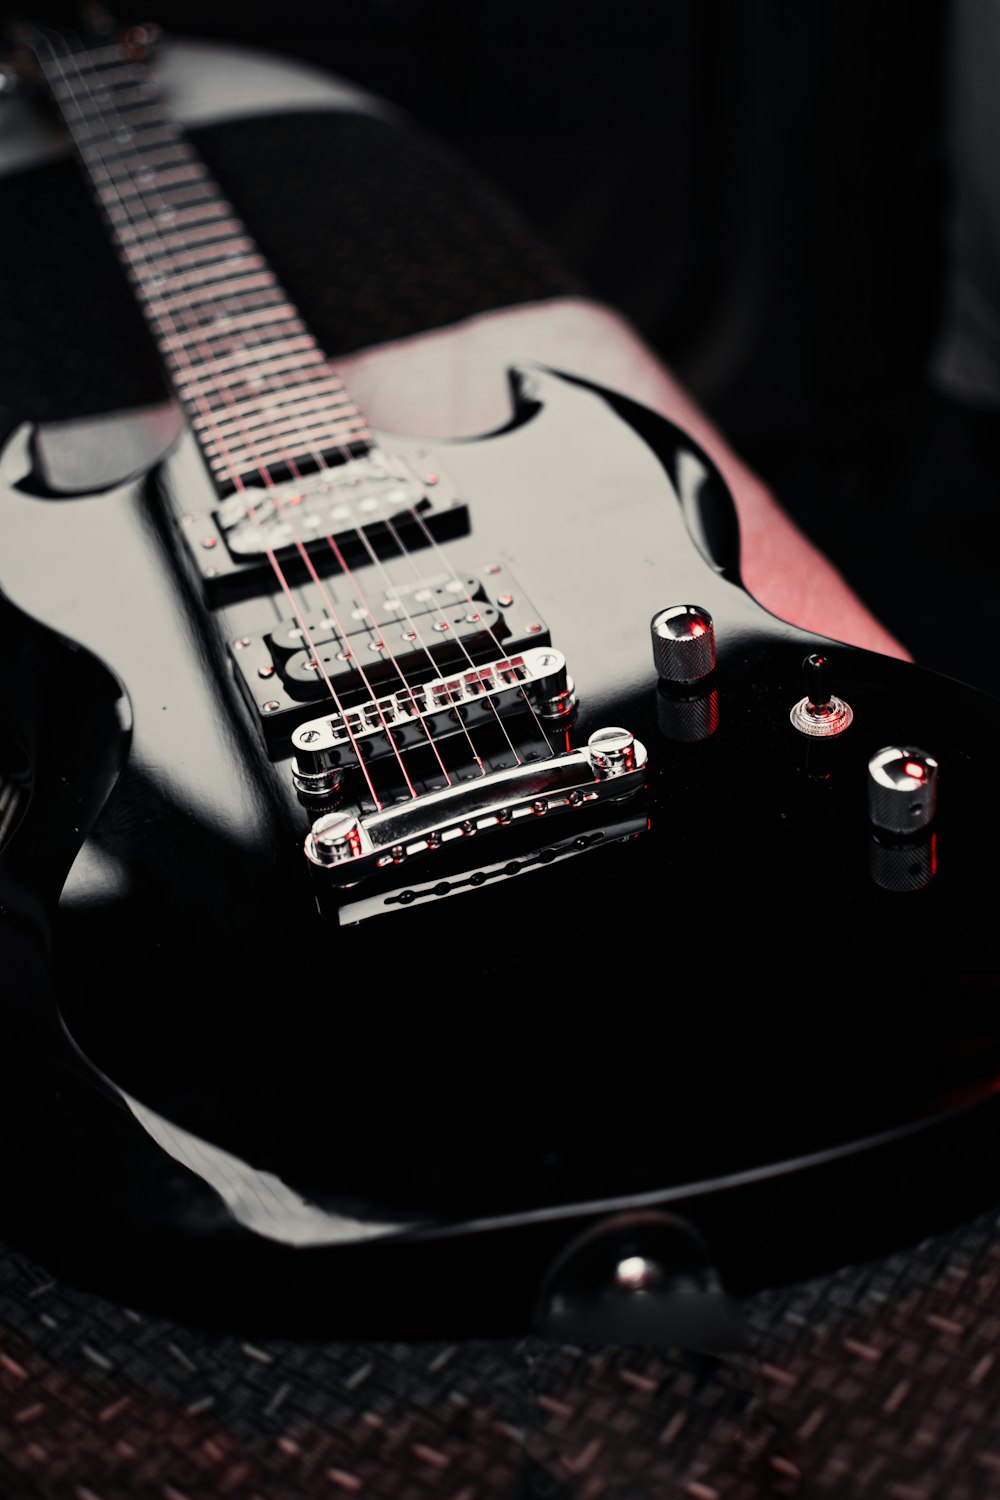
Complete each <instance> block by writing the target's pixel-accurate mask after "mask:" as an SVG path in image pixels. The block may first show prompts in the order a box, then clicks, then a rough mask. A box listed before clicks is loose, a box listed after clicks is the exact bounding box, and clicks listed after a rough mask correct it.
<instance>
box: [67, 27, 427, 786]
mask: <svg viewBox="0 0 1000 1500" xmlns="http://www.w3.org/2000/svg"><path fill="white" fill-rule="evenodd" d="M48 45H49V50H50V54H51V56H52V60H53V63H54V65H55V67H56V70H57V72H58V73H59V75H60V77H61V79H62V81H63V83H64V85H65V86H66V88H67V89H68V91H69V93H70V95H71V96H72V100H73V107H74V108H75V109H76V110H77V113H78V114H79V115H80V116H81V119H83V118H84V111H83V109H82V108H81V107H80V103H79V99H80V97H81V95H80V94H78V92H77V91H76V90H75V89H74V87H73V84H72V82H71V81H70V78H69V76H68V74H67V71H66V69H65V68H64V67H63V66H61V64H60V60H59V59H60V54H58V53H57V52H56V50H55V48H54V47H53V46H52V45H51V42H49V43H48ZM62 56H63V57H64V58H66V59H67V60H69V61H70V62H71V63H72V64H73V66H74V68H75V71H76V74H77V77H78V79H79V81H80V84H81V93H82V95H83V96H84V97H86V98H87V99H88V100H89V101H90V102H91V103H92V104H94V106H95V111H96V114H97V116H98V118H99V119H100V121H101V123H102V125H103V126H104V129H105V132H106V133H107V134H108V136H109V139H110V134H111V132H110V130H109V129H108V122H107V116H106V115H105V112H104V111H103V110H102V108H101V105H100V102H99V100H98V99H97V98H96V97H95V95H94V94H93V91H92V90H90V89H89V88H88V87H87V84H86V79H85V77H84V75H83V72H82V69H81V68H80V66H79V63H78V61H77V58H76V56H75V55H74V54H73V52H72V51H71V50H67V51H66V52H65V53H63V54H62ZM117 121H120V122H121V125H122V126H123V127H126V128H127V125H128V122H127V120H125V118H124V117H123V116H121V115H120V114H117V115H116V116H115V123H117ZM89 144H90V145H91V146H92V148H93V150H94V151H95V153H96V155H97V156H98V157H99V159H100V161H101V163H102V165H103V167H104V170H105V172H106V174H107V177H108V180H109V183H110V186H111V188H112V190H113V192H114V194H115V196H116V198H117V202H118V207H119V209H120V211H121V213H122V214H123V216H124V217H125V219H126V220H127V221H128V223H129V226H130V227H131V228H133V229H135V228H136V227H138V225H139V224H140V223H141V222H142V221H137V220H136V219H135V218H134V216H133V215H132V212H131V210H130V209H129V207H128V206H127V204H126V202H125V200H124V198H123V195H122V193H121V192H120V190H119V182H118V181H117V180H116V178H115V175H114V173H113V172H112V170H111V168H110V165H109V162H108V158H107V156H106V155H105V154H104V152H103V151H102V150H101V146H100V143H99V141H93V142H91V143H89ZM137 157H138V153H137ZM122 178H123V180H125V181H126V182H128V183H129V184H131V185H132V186H133V188H134V189H135V195H136V197H137V198H138V200H139V202H140V203H141V202H142V201H143V194H142V192H141V191H140V190H139V184H138V183H137V182H136V180H135V178H134V177H133V176H132V173H131V172H130V171H129V169H128V168H127V167H126V168H125V170H124V171H123V173H122ZM153 187H154V190H155V173H154V183H153ZM99 196H100V193H99ZM149 196H150V197H152V196H153V194H150V195H149ZM155 196H156V198H157V199H158V200H159V203H160V205H161V206H162V207H163V208H169V207H170V205H169V204H168V203H166V201H165V200H164V199H163V197H162V195H161V194H160V193H159V192H158V191H156V192H155ZM112 229H113V230H114V225H112ZM158 237H159V232H158V231H157V230H154V240H155V238H158ZM122 248H123V250H124V252H125V256H126V260H127V261H129V262H131V260H132V252H131V251H129V250H127V249H125V247H124V246H123V247H122ZM160 255H161V257H162V258H163V259H165V260H166V261H167V263H168V264H169V265H171V266H173V267H174V268H175V269H176V262H175V261H174V259H173V257H172V255H171V254H170V253H169V252H167V251H164V250H162V249H161V251H160ZM139 258H140V259H142V260H143V261H148V260H149V258H150V257H149V254H148V252H147V251H146V249H145V248H144V246H143V245H140V248H139ZM164 300H165V299H164ZM151 316H153V317H155V319H156V321H157V323H166V324H168V325H169V326H170V327H171V328H172V329H174V330H175V331H176V330H177V328H178V324H177V322H176V319H175V317H174V314H173V312H172V311H170V310H167V311H166V312H165V313H155V314H151ZM183 327H184V328H185V330H186V331H188V332H191V333H194V334H195V335H196V337H198V343H199V345H200V346H201V347H202V348H204V342H205V341H204V340H203V339H201V338H200V336H199V329H198V325H197V323H194V324H191V323H189V322H187V320H186V319H185V322H184V324H183ZM220 391H221V392H222V394H223V399H224V400H225V401H227V402H228V403H229V404H230V405H232V406H234V405H235V403H233V402H232V401H231V400H230V396H229V392H228V391H227V390H226V388H225V386H224V385H223V386H220ZM193 394H194V398H195V400H196V402H197V403H198V405H199V407H200V408H201V409H202V411H203V414H204V416H205V421H206V424H207V425H208V426H209V428H211V429H214V431H215V433H216V434H217V436H216V439H215V440H216V442H217V443H218V444H219V445H220V446H221V447H222V448H223V449H224V450H225V452H226V453H230V452H231V450H230V448H229V444H228V441H227V440H226V438H225V436H224V435H223V434H222V433H221V429H220V428H219V427H218V424H217V423H215V421H214V413H213V411H212V409H211V406H210V404H208V403H207V402H206V401H205V400H204V397H203V396H202V394H201V392H200V391H198V390H197V388H196V387H195V388H194V390H193ZM236 420H237V421H238V422H239V423H240V425H241V426H242V427H243V430H244V433H246V428H245V425H244V424H243V423H242V421H241V420H240V418H239V414H238V413H237V415H236ZM247 446H248V451H249V450H250V449H252V450H254V451H256V443H255V441H254V440H253V438H252V437H250V436H249V434H247ZM258 472H259V473H260V474H261V478H262V479H263V481H264V483H265V485H266V486H268V488H270V489H273V487H274V481H273V479H272V476H271V475H270V473H269V472H268V470H267V469H266V467H265V466H263V465H262V464H258ZM233 481H234V483H235V484H236V486H237V488H238V489H239V491H240V492H241V494H243V493H245V485H244V483H243V480H242V477H241V476H240V475H239V474H237V473H235V471H234V474H233ZM247 513H248V515H249V517H250V519H251V521H252V523H253V525H254V526H255V527H256V529H257V532H258V534H259V536H260V539H261V542H262V544H263V548H264V551H265V553H266V556H267V558H268V561H269V562H270V564H271V567H272V569H273V571H274V573H275V576H276V577H277V579H278V581H279V584H280V585H281V588H282V591H283V593H284V594H285V596H286V598H287V599H288V602H289V605H290V606H291V608H292V611H293V614H294V616H295V618H296V620H297V621H298V627H299V629H300V630H301V631H302V637H303V639H304V640H305V641H306V643H307V646H308V648H309V652H310V656H311V658H312V659H313V660H315V661H316V663H317V666H318V669H319V670H320V672H321V674H322V676H323V679H324V681H325V682H326V685H327V688H328V690H329V692H330V696H331V698H332V700H333V702H334V705H335V706H336V708H337V711H338V713H339V714H340V716H341V720H342V722H343V724H344V728H345V729H346V731H347V734H348V737H349V738H350V740H351V743H352V746H353V749H354V753H355V758H356V760H357V761H358V764H359V766H360V767H361V770H362V772H363V773H364V776H365V780H366V782H367V784H368V789H369V792H370V794H371V796H372V799H373V801H374V803H375V805H376V807H377V808H378V809H379V810H380V811H381V809H382V806H383V804H382V801H381V799H380V798H379V796H378V793H377V792H376V790H375V787H374V784H373V782H372V778H371V775H370V773H369V770H368V766H367V764H366V762H365V760H364V756H363V753H362V751H361V748H360V745H359V743H358V740H357V737H356V735H355V734H354V731H353V729H352V728H351V722H350V719H349V718H348V710H346V709H345V706H344V704H343V702H342V700H341V698H340V695H339V694H338V692H337V690H336V689H335V688H334V686H333V682H332V681H331V678H330V675H329V673H328V672H327V671H326V668H325V666H324V664H323V660H322V653H321V652H319V651H318V650H317V647H316V643H315V641H314V640H313V637H312V633H311V631H310V630H309V627H308V625H307V623H306V620H305V617H304V615H303V612H302V611H301V610H300V609H299V607H298V604H297V602H296V600H295V598H294V595H293V593H292V590H291V588H290V586H289V584H288V581H287V579H286V577H285V574H284V571H283V570H282V568H281V566H280V564H279V563H278V560H277V557H276V556H275V553H274V550H273V549H272V548H271V547H270V546H269V545H268V544H267V538H266V534H265V532H264V529H263V527H262V526H261V524H260V521H259V519H258V517H257V515H256V508H255V506H254V505H253V503H252V501H251V504H250V505H249V506H248V508H247ZM290 529H292V530H293V536H295V543H296V548H297V550H298V552H299V554H300V556H301V557H302V560H303V562H304V563H305V565H306V568H307V570H308V572H309V573H310V575H311V576H312V578H313V581H314V582H315V583H316V584H317V585H318V587H319V590H320V593H321V596H322V598H323V600H324V605H325V608H326V609H327V611H328V612H329V614H330V616H331V617H332V622H333V623H334V625H335V628H336V630H337V632H338V634H339V635H340V637H341V641H342V643H343V646H344V649H345V651H347V652H348V656H349V658H350V657H353V659H354V661H355V665H356V667H357V670H358V673H359V675H360V677H361V679H362V681H363V682H364V684H365V688H366V690H367V691H368V694H369V697H370V698H371V700H372V701H373V702H374V704H375V708H376V712H377V713H378V715H379V717H380V719H381V721H382V726H383V729H384V730H385V733H386V737H387V739H388V741H389V743H390V745H391V747H392V749H393V752H394V754H395V756H396V760H397V762H398V764H399V767H400V770H401V772H402V775H403V778H404V781H405V782H406V785H407V788H408V790H409V793H410V796H411V797H412V798H416V796H417V792H416V789H415V787H414V786H413V783H412V781H411V779H410V776H409V773H408V772H407V769H406V766H405V763H404V761H403V758H402V755H401V754H400V750H399V747H398V745H397V744H396V741H395V737H394V736H393V734H392V731H391V729H390V727H389V725H388V722H387V720H386V718H385V714H384V712H383V710H382V707H381V704H380V703H379V700H378V697H377V695H376V694H375V692H374V688H373V685H372V683H371V682H370V680H369V678H368V676H367V673H366V672H365V670H364V667H363V666H362V665H361V663H360V661H358V659H357V657H356V656H354V654H353V653H352V652H351V650H350V645H349V638H348V636H347V633H346V631H345V630H344V629H343V626H342V624H341V622H340V619H339V615H338V614H337V611H336V607H335V606H334V604H333V601H332V600H331V599H330V597H329V594H328V593H327V591H326V589H325V588H324V587H323V585H322V583H321V582H320V579H319V576H318V574H317V573H316V570H315V568H314V566H313V565H312V561H311V559H310V558H309V556H308V553H307V552H306V549H305V548H304V547H303V546H302V543H301V539H300V538H299V537H298V536H297V535H296V534H295V532H294V528H290ZM404 681H405V679H404ZM442 770H444V766H443V765H442ZM445 775H446V777H447V771H445Z"/></svg>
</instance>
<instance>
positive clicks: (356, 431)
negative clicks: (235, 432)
mask: <svg viewBox="0 0 1000 1500" xmlns="http://www.w3.org/2000/svg"><path fill="white" fill-rule="evenodd" d="M362 434H363V435H364V436H366V437H367V436H369V432H368V427H367V425H366V423H365V419H364V417H352V418H351V419H350V421H349V422H345V424H344V427H343V437H344V438H357V437H359V436H361V435H362ZM340 446H341V440H340V438H339V437H338V438H335V439H333V440H332V442H331V443H330V444H328V445H327V446H326V447H325V448H322V449H320V450H319V451H317V449H316V448H315V447H314V446H313V444H311V443H299V442H292V443H289V444H287V445H286V446H284V447H282V448H281V449H280V451H279V452H277V453H276V454H275V457H277V458H278V459H280V460H281V462H282V463H287V462H288V461H289V460H292V459H298V458H311V459H314V460H316V461H321V460H322V459H324V458H328V457H336V456H337V449H338V448H339V447H340ZM264 456H265V455H263V454H261V455H258V454H255V453H254V452H253V451H252V450H251V449H249V448H241V449H239V450H237V451H236V452H233V453H230V455H229V457H228V458H227V459H221V458H213V459H209V468H210V469H211V470H212V472H213V473H214V474H226V475H227V476H228V475H232V476H235V475H238V474H239V475H243V474H252V473H253V472H254V470H258V469H259V468H261V467H264V468H268V467H269V465H268V464H264V465H260V464H259V463H258V457H264Z"/></svg>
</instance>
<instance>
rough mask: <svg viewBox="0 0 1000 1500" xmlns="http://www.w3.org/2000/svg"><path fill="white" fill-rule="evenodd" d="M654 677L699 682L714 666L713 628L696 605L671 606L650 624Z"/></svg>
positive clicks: (672, 680) (703, 611)
mask: <svg viewBox="0 0 1000 1500" xmlns="http://www.w3.org/2000/svg"><path fill="white" fill-rule="evenodd" d="M650 631H651V633H652V637H653V661H654V662H655V663H656V675H657V677H659V678H661V679H662V680H663V681H664V682H700V681H701V679H702V678H703V677H707V676H708V674H709V672H711V671H712V670H713V669H714V667H715V626H714V625H713V623H712V616H711V615H710V614H709V612H708V610H707V609H702V608H701V606H700V605H698V604H673V605H671V607H670V608H669V609H661V610H660V612H659V614H657V615H654V616H653V619H652V623H651V625H650Z"/></svg>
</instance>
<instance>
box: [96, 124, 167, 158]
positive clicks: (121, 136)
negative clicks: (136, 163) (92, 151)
mask: <svg viewBox="0 0 1000 1500" xmlns="http://www.w3.org/2000/svg"><path fill="white" fill-rule="evenodd" d="M178 139H179V136H178V132H177V130H176V129H175V128H174V127H173V126H172V125H169V124H162V123H161V124H159V125H155V126H151V127H149V128H148V129H146V130H123V129H115V130H113V131H112V132H111V134H110V135H109V137H108V143H107V146H106V147H105V148H104V155H105V156H111V157H115V156H131V155H134V154H135V152H136V149H138V150H142V148H143V147H144V146H146V145H149V144H153V145H156V144H161V145H164V146H166V145H169V144H173V143H176V142H177V140H178Z"/></svg>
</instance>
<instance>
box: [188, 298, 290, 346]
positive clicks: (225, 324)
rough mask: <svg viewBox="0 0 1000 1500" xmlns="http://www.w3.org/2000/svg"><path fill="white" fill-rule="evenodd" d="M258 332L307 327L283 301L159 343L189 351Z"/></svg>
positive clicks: (194, 329)
mask: <svg viewBox="0 0 1000 1500" xmlns="http://www.w3.org/2000/svg"><path fill="white" fill-rule="evenodd" d="M258 329H268V330H274V331H276V332H284V331H285V330H287V331H288V332H293V331H294V332H299V331H302V332H304V331H305V325H304V324H303V323H302V322H301V321H300V320H299V317H298V315H297V313H296V312H295V309H294V308H293V307H292V306H291V304H290V303H288V302H281V303H279V304H278V305H277V306H276V307H263V308H261V309H260V310H259V311H257V312H252V313H247V314H245V316H243V317H226V318H221V317H217V318H211V319H209V321H208V322H207V323H202V324H200V325H199V326H198V327H197V328H191V329H184V330H183V331H182V332H180V333H165V334H164V335H163V337H162V339H161V341H160V342H161V346H162V347H163V348H164V349H189V348H191V347H192V346H193V345H195V344H202V343H211V342H212V341H213V340H215V339H223V338H233V337H234V336H236V335H238V334H242V333H254V332H256V331H257V330H258Z"/></svg>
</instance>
